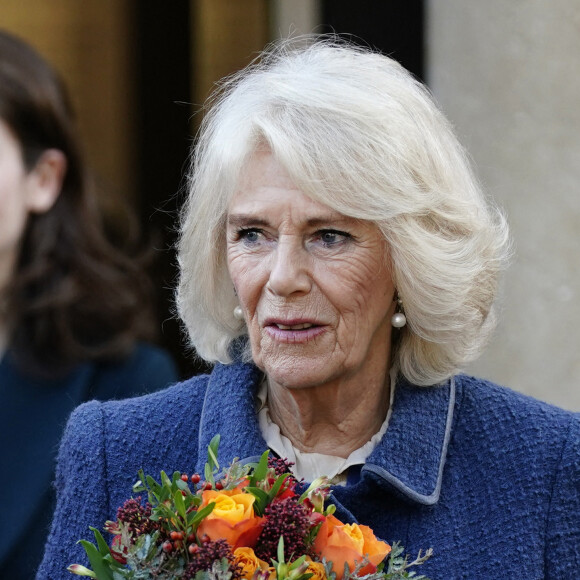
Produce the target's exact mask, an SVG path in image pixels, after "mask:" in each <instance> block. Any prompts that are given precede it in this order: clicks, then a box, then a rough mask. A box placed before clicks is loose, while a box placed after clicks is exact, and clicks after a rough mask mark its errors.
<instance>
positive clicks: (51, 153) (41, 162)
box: [26, 149, 67, 213]
mask: <svg viewBox="0 0 580 580" xmlns="http://www.w3.org/2000/svg"><path fill="white" fill-rule="evenodd" d="M66 166H67V161H66V155H65V154H64V153H63V152H62V151H60V150H59V149H46V150H45V151H43V152H42V155H41V156H40V157H39V159H38V161H37V162H36V165H35V166H34V167H33V169H32V170H31V171H30V173H29V174H28V175H27V176H26V179H27V186H26V204H27V207H28V211H29V212H31V213H44V212H46V211H48V210H49V209H50V208H51V207H52V206H53V205H54V202H55V201H56V200H57V198H58V196H59V194H60V190H61V188H62V183H63V181H64V176H65V175H66Z"/></svg>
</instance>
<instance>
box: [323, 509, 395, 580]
mask: <svg viewBox="0 0 580 580" xmlns="http://www.w3.org/2000/svg"><path fill="white" fill-rule="evenodd" d="M314 550H315V551H316V553H317V554H318V555H319V556H320V558H321V559H322V558H326V561H327V562H332V569H333V571H334V572H336V578H337V580H342V577H343V575H344V565H345V564H348V567H349V569H350V571H351V572H352V571H353V570H354V567H355V563H356V562H361V561H362V560H363V559H364V558H365V556H366V558H367V560H368V565H367V566H365V567H364V568H363V569H362V570H361V574H369V573H371V572H374V571H375V570H376V568H377V566H378V565H379V564H380V563H381V562H382V561H383V560H384V558H385V556H386V555H387V554H388V553H389V552H390V551H391V547H390V546H389V544H387V543H386V542H382V541H380V540H377V538H376V537H375V535H374V534H373V531H372V530H371V529H370V528H369V527H368V526H360V525H358V524H343V523H342V522H341V521H340V520H338V519H337V518H335V517H334V516H332V515H331V516H328V517H327V518H326V521H325V522H323V524H322V526H321V527H320V530H319V531H318V534H317V536H316V540H315V542H314Z"/></svg>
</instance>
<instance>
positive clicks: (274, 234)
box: [227, 152, 395, 388]
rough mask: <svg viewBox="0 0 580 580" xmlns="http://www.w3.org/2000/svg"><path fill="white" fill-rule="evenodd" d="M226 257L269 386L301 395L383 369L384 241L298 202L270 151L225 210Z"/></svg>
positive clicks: (388, 309) (387, 308)
mask: <svg viewBox="0 0 580 580" xmlns="http://www.w3.org/2000/svg"><path fill="white" fill-rule="evenodd" d="M227 259H228V267H229V272H230V276H231V279H232V281H233V284H234V287H235V289H236V291H237V294H238V299H239V301H240V305H241V307H242V309H243V311H244V315H245V320H246V324H247V327H248V333H249V337H250V342H251V347H252V354H253V358H254V361H255V362H256V364H257V365H258V366H259V367H260V368H262V369H263V370H264V371H265V372H266V373H267V374H268V376H269V377H270V379H272V380H274V381H276V382H277V383H278V384H280V385H283V386H286V387H289V388H304V387H310V386H317V385H321V384H326V383H328V382H330V381H333V380H337V379H343V378H352V377H354V376H356V374H357V373H359V372H361V371H362V370H363V369H364V370H365V371H366V372H368V371H369V370H371V371H372V366H373V365H375V366H376V367H377V368H384V365H385V361H386V360H387V357H388V356H389V352H390V337H391V324H390V319H391V316H392V314H393V312H394V306H395V303H394V302H393V295H394V287H393V283H392V280H391V276H390V274H389V271H388V268H387V266H386V264H387V246H386V242H385V241H384V238H383V236H382V235H381V233H380V231H379V229H378V228H377V226H376V225H374V224H372V223H370V222H364V221H359V220H356V219H353V218H350V217H345V216H344V215H342V214H340V213H338V212H336V211H334V210H332V209H330V208H329V207H327V206H325V205H323V204H321V203H318V202H316V201H313V200H312V199H310V198H309V197H307V196H306V195H304V194H303V193H302V192H301V191H299V190H298V189H297V188H296V187H295V186H294V184H293V183H292V181H291V180H290V178H289V177H288V175H287V173H286V172H285V170H284V169H283V168H282V167H281V166H280V165H279V164H278V163H277V161H276V160H275V158H274V157H273V156H272V155H271V154H269V153H265V152H262V153H256V154H255V155H254V157H253V158H252V159H251V161H250V163H249V164H248V165H247V167H246V170H245V172H244V173H243V175H242V179H241V180H240V184H239V187H238V189H237V191H236V193H235V194H234V196H233V198H232V201H231V203H230V205H229V208H228V222H227Z"/></svg>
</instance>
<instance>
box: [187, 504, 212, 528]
mask: <svg viewBox="0 0 580 580" xmlns="http://www.w3.org/2000/svg"><path fill="white" fill-rule="evenodd" d="M214 507H215V502H214V501H212V502H211V503H209V504H207V505H206V506H205V507H203V508H201V509H200V510H198V511H196V512H191V513H190V514H188V516H187V523H188V525H191V526H193V528H194V529H197V527H198V526H199V524H200V523H201V521H202V520H203V519H204V518H205V517H207V516H208V515H209V514H211V512H212V511H213V508H214ZM192 515H193V517H192Z"/></svg>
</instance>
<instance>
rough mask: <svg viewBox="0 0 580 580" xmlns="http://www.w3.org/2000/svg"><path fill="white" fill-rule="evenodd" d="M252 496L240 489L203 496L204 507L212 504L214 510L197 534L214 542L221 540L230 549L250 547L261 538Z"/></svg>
mask: <svg viewBox="0 0 580 580" xmlns="http://www.w3.org/2000/svg"><path fill="white" fill-rule="evenodd" d="M254 499H255V498H254V496H253V495H252V494H250V493H243V492H241V491H240V490H239V489H234V490H223V491H215V490H208V491H204V492H203V494H202V504H201V507H204V506H206V505H208V504H210V503H212V502H213V503H215V507H214V509H213V511H212V512H211V513H210V514H209V515H208V516H207V517H205V518H204V519H203V520H202V522H201V524H200V525H199V528H198V534H199V535H200V536H203V535H204V534H206V535H207V536H209V538H210V539H211V540H213V541H215V540H220V539H224V540H226V541H227V542H228V544H229V545H230V546H231V547H232V548H234V549H235V548H238V547H240V546H249V547H253V546H254V545H255V544H256V541H257V539H258V536H259V535H260V531H261V526H262V518H260V517H256V516H255V515H254V508H253V504H254Z"/></svg>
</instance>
